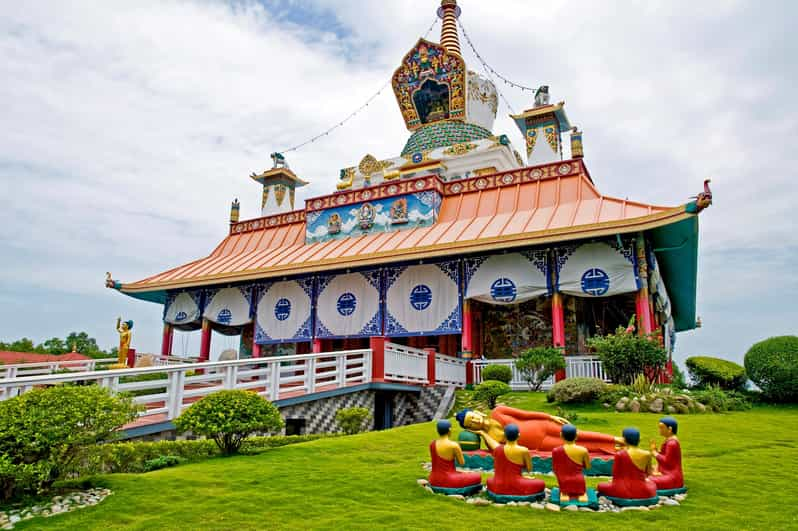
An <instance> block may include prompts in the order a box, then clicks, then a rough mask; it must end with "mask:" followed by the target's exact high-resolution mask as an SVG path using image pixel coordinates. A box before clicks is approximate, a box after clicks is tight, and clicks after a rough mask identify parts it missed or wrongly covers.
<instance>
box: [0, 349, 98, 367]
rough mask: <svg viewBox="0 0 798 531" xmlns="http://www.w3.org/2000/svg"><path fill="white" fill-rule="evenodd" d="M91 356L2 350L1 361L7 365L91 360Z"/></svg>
mask: <svg viewBox="0 0 798 531" xmlns="http://www.w3.org/2000/svg"><path fill="white" fill-rule="evenodd" d="M90 359H91V358H90V357H89V356H84V355H83V354H80V353H78V352H69V353H67V354H59V355H56V354H38V353H36V352H13V351H9V350H0V363H3V364H5V365H10V364H16V363H45V362H48V361H82V360H90Z"/></svg>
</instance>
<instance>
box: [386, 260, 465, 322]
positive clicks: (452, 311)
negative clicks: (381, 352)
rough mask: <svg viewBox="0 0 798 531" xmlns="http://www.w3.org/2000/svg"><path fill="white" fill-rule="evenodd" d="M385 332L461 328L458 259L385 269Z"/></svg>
mask: <svg viewBox="0 0 798 531" xmlns="http://www.w3.org/2000/svg"><path fill="white" fill-rule="evenodd" d="M385 278H386V297H385V306H386V312H385V335H387V336H409V335H419V334H453V333H458V332H460V331H461V328H462V320H461V309H460V293H459V291H460V290H459V284H460V274H459V263H458V262H457V261H451V262H442V263H439V264H424V265H412V266H406V267H393V268H387V269H386V277H385Z"/></svg>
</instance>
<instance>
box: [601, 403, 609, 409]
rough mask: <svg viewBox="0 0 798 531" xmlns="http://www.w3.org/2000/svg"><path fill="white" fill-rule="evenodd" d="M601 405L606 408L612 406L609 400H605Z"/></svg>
mask: <svg viewBox="0 0 798 531" xmlns="http://www.w3.org/2000/svg"><path fill="white" fill-rule="evenodd" d="M601 406H602V407H603V408H604V409H609V408H610V404H609V402H604V403H603V404H601Z"/></svg>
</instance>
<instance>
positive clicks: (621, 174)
mask: <svg viewBox="0 0 798 531" xmlns="http://www.w3.org/2000/svg"><path fill="white" fill-rule="evenodd" d="M461 4H462V8H463V16H462V21H463V23H464V24H465V26H466V28H467V30H468V31H469V34H470V36H471V38H472V40H473V41H474V43H475V45H476V46H478V48H479V51H480V53H481V54H482V55H483V57H485V58H486V59H487V60H488V61H489V62H490V64H491V66H493V67H494V68H495V69H496V70H497V71H499V72H501V73H503V74H505V75H506V76H507V77H509V78H511V79H514V80H516V81H518V82H521V83H525V84H528V85H532V86H534V85H537V84H543V83H546V84H549V85H551V90H552V97H553V99H554V100H560V99H566V100H567V102H568V104H567V107H568V113H569V117H570V118H571V120H572V121H573V122H574V123H575V124H578V125H579V126H580V127H582V128H583V129H584V131H585V136H584V143H585V153H586V162H587V164H588V166H589V168H590V170H591V174H592V176H593V179H594V181H595V182H596V184H597V186H598V187H599V189H600V190H602V192H604V193H607V194H610V195H615V196H620V197H629V198H632V199H636V200H640V201H647V202H652V203H660V204H680V203H683V202H685V201H686V200H687V198H688V196H690V195H693V194H695V193H696V192H698V191H699V190H700V187H701V182H702V181H703V179H704V178H706V177H712V179H713V190H714V191H715V199H716V204H715V205H714V206H713V207H712V208H711V209H709V210H708V211H707V212H706V213H704V214H702V219H701V225H702V229H701V230H702V233H701V253H702V254H701V271H700V286H701V288H700V289H701V291H700V296H699V313H701V314H702V317H704V320H705V322H706V323H708V325H707V326H706V327H705V328H704V329H702V330H699V331H697V332H694V333H692V334H691V335H689V336H685V339H684V340H683V341H681V342H680V345H681V346H680V347H679V348H680V349H683V351H685V352H686V351H688V350H689V349H690V348H692V347H691V344H695V345H698V344H699V343H700V345H701V348H705V346H706V349H708V350H711V346H712V344H713V342H714V343H717V344H721V343H723V345H724V346H723V349H727V347H726V346H725V345H728V344H729V343H728V342H729V341H730V340H729V339H728V338H729V337H735V335H734V334H728V333H727V332H726V331H725V330H723V331H721V330H717V329H715V328H711V326H710V325H709V323H713V326H717V325H716V324H715V323H718V319H721V318H723V319H725V317H723V316H728V315H730V314H733V315H735V318H733V319H732V318H729V319H728V322H729V323H732V322H733V323H735V324H739V323H745V326H748V327H750V328H751V329H754V330H756V331H757V332H758V333H761V334H764V335H767V334H770V333H776V332H780V331H782V327H781V325H776V324H773V323H774V319H773V318H772V317H769V316H767V315H770V314H768V313H767V312H770V311H779V312H781V314H784V315H787V314H790V313H791V309H790V308H789V307H788V306H787V305H786V304H785V303H781V302H780V301H782V300H789V299H790V298H791V297H795V296H796V295H798V289H796V286H795V283H792V284H790V283H786V284H785V283H783V282H782V283H778V282H775V283H774V282H772V281H767V282H763V281H762V279H764V278H771V277H769V276H767V275H768V274H769V272H771V271H779V272H784V274H789V273H790V271H789V267H788V264H789V263H791V262H793V261H794V260H795V257H796V252H795V250H796V249H798V235H796V234H797V233H796V231H795V229H794V227H795V221H794V219H795V217H794V215H793V210H794V205H795V204H796V199H798V197H796V195H797V194H796V187H795V185H794V183H793V180H794V177H793V174H794V173H795V169H794V168H795V167H796V162H797V161H796V155H795V151H794V149H792V146H791V143H792V142H790V141H788V139H789V140H791V139H794V138H796V137H797V136H798V121H797V120H796V116H797V114H796V112H795V111H796V109H795V103H794V97H793V87H794V86H795V85H796V84H798V79H796V78H798V76H796V73H797V71H798V69H797V68H796V66H795V64H794V57H795V53H796V51H798V50H796V49H795V40H794V39H792V38H790V37H789V35H790V33H789V31H790V30H789V29H788V28H789V21H790V20H792V19H794V18H795V14H796V13H795V11H796V9H795V7H794V6H793V5H792V4H790V3H777V2H774V3H771V4H769V8H768V9H761V8H759V7H758V6H757V5H755V4H750V3H741V2H734V1H729V2H722V3H717V2H714V3H711V4H706V5H705V4H702V3H695V2H692V3H688V2H665V1H660V2H646V3H642V4H634V7H630V4H628V3H621V2H602V3H592V2H564V1H559V2H558V1H554V2H548V3H534V4H533V3H530V2H527V1H522V0H514V1H510V0H507V1H503V2H501V3H490V2H476V1H473V0H463V1H462V2H461ZM268 5H273V4H268ZM234 6H235V7H231V6H230V5H229V4H225V3H210V2H202V1H196V2H192V1H184V2H154V1H140V2H135V3H116V2H99V3H98V2H69V3H52V2H47V3H44V2H17V3H6V4H4V5H3V6H2V7H0V55H2V57H3V61H2V62H0V117H2V123H3V127H2V128H0V186H2V192H3V193H0V254H2V260H3V267H2V271H1V272H0V292H3V293H4V295H3V301H4V303H3V308H4V309H3V310H2V311H0V338H10V337H17V336H19V335H22V334H28V335H32V336H34V337H35V338H36V339H44V338H45V337H47V336H52V335H63V333H64V331H65V328H72V327H75V328H77V327H83V328H86V329H87V330H88V331H90V332H91V333H93V334H95V335H97V337H98V338H99V339H100V340H101V343H103V344H105V345H107V346H110V344H111V343H112V342H113V341H114V332H113V329H112V325H113V318H114V317H115V316H116V314H117V313H122V312H124V313H125V314H126V315H129V316H130V317H131V318H133V319H135V320H137V325H136V331H135V334H136V338H135V340H134V342H137V345H138V346H139V348H140V349H143V350H157V348H158V346H157V345H158V343H159V335H160V328H159V326H158V324H157V323H158V319H159V317H160V315H159V310H158V309H157V307H156V306H153V305H149V304H146V303H138V302H135V301H131V300H129V299H127V298H124V297H121V296H119V295H116V294H113V293H111V292H109V291H107V290H104V288H103V287H102V282H103V276H104V273H105V271H106V270H111V271H112V272H114V274H115V276H116V277H119V278H121V279H122V280H125V281H129V280H135V279H139V278H143V277H145V276H148V275H150V274H153V273H157V272H160V271H163V270H165V269H167V268H169V267H173V266H175V265H179V264H181V263H184V262H186V261H188V260H191V259H194V258H197V257H199V256H203V255H205V254H207V252H209V251H210V250H211V249H212V248H213V247H214V246H215V245H216V243H217V242H218V241H220V240H221V239H222V238H223V237H224V235H225V233H226V230H227V218H228V213H229V203H230V201H231V200H232V199H233V198H234V197H239V198H240V199H241V203H242V218H247V217H255V216H257V215H259V212H258V210H259V208H258V207H259V205H260V190H259V187H258V186H257V185H255V184H254V183H252V182H251V180H250V179H249V178H248V175H249V174H250V173H251V172H252V171H258V170H262V169H263V168H264V167H266V166H268V165H269V164H270V161H269V159H268V155H269V153H271V152H272V151H275V150H278V149H281V148H284V147H285V146H290V145H293V144H295V143H297V142H300V141H302V140H305V139H306V138H308V137H309V136H312V135H313V134H316V133H318V132H320V131H323V130H324V129H326V128H327V127H329V126H330V125H332V124H335V123H338V122H339V121H340V120H341V119H342V118H344V117H345V116H346V115H347V114H348V113H349V112H350V111H351V110H352V109H354V108H356V107H358V106H359V105H360V104H361V103H363V101H365V99H366V98H368V97H369V96H370V95H371V94H372V93H373V92H374V91H375V90H376V89H377V88H378V87H380V86H381V85H382V84H383V83H384V82H385V80H386V78H387V76H388V75H390V73H391V72H392V71H393V69H394V68H395V67H396V66H397V65H398V63H399V60H400V59H401V57H402V56H403V54H404V53H405V52H406V51H407V50H408V49H409V48H410V46H412V45H413V44H414V42H415V40H416V39H417V38H418V37H419V36H420V35H421V34H422V33H423V32H424V31H425V30H426V28H427V27H428V25H429V24H430V22H432V21H433V19H434V11H435V9H434V7H435V6H434V5H431V4H430V3H429V2H428V1H422V0H414V1H408V2H355V1H345V2H340V1H338V0H336V1H335V2H333V1H331V0H319V1H317V2H301V3H298V4H297V3H293V2H287V3H285V2H284V3H281V4H280V9H279V10H278V11H274V10H272V11H270V10H269V9H266V8H264V7H263V6H262V5H260V4H257V3H248V2H246V1H245V2H236V3H235V4H234ZM298 6H299V7H301V8H302V9H306V10H309V11H315V12H317V13H318V14H319V17H320V18H319V17H317V18H319V20H321V22H320V23H315V24H314V25H312V26H308V25H302V24H298V23H287V22H286V13H288V14H290V13H291V10H292V9H296V8H297V7H298ZM275 13H278V14H275ZM331 14H334V15H335V16H336V17H337V20H335V21H330V24H329V27H330V28H332V29H331V30H322V29H319V28H320V27H321V28H323V27H325V24H324V23H323V17H325V16H327V17H329V16H330V15H331ZM289 18H290V17H289ZM316 22H318V20H317V21H316ZM341 28H342V29H343V30H344V31H339V32H338V33H336V32H335V31H337V29H341ZM430 38H431V39H432V40H437V38H438V29H437V28H436V30H435V32H434V33H433V34H432V35H431V36H430ZM462 47H463V50H464V54H465V57H466V61H467V62H468V64H469V67H471V68H473V69H474V70H477V71H481V67H480V65H479V64H478V63H477V62H476V61H475V60H474V59H473V58H472V54H471V52H470V50H469V49H468V45H467V43H465V42H463V43H462ZM498 88H499V89H500V90H501V91H502V92H503V93H504V96H505V97H506V98H507V99H508V100H509V101H510V103H511V105H512V107H513V108H514V110H516V111H518V110H521V109H523V108H525V107H526V106H529V105H530V104H531V99H532V96H531V94H530V93H520V92H518V91H515V90H513V89H511V88H509V87H506V86H505V85H503V84H502V83H501V82H499V83H498ZM508 113H509V111H508V109H507V108H506V107H505V106H504V104H500V112H499V117H498V119H497V123H496V126H495V128H494V131H495V132H496V133H507V134H508V135H509V136H510V137H511V139H512V140H513V142H514V143H515V144H516V145H523V141H522V139H521V137H520V133H519V132H518V131H517V129H516V128H515V125H514V124H513V123H512V122H511V120H510V119H509V118H508V117H507V114H508ZM407 136H408V133H407V131H406V130H405V129H404V126H403V122H402V120H401V117H400V115H399V112H398V110H397V107H396V103H395V101H394V98H393V95H392V94H391V93H390V90H387V91H386V92H384V93H383V94H382V95H381V96H379V97H378V98H377V99H376V100H375V101H374V102H373V103H372V104H371V105H370V106H369V107H368V109H367V111H365V112H363V113H361V114H359V115H358V116H357V117H355V118H354V119H353V120H352V121H351V122H350V123H348V124H347V126H346V127H345V128H344V129H343V130H341V131H340V132H339V133H337V134H331V135H330V136H329V137H325V138H324V139H322V140H320V141H318V142H315V143H313V144H311V145H309V146H307V147H306V148H304V149H302V150H301V151H299V152H297V153H289V154H287V158H288V162H289V164H290V165H291V167H292V168H293V169H294V170H295V171H296V172H297V173H298V174H299V175H300V176H302V177H303V178H305V179H307V180H310V181H311V184H310V185H309V186H308V187H306V188H305V189H302V190H301V191H300V194H299V201H300V204H301V200H303V199H304V198H306V197H309V196H313V195H320V194H327V193H329V192H330V191H331V190H333V189H334V185H335V183H336V181H337V176H338V170H339V169H340V168H343V167H347V166H351V165H353V164H356V162H357V161H359V160H360V159H361V158H362V157H363V155H365V154H366V153H374V154H375V156H377V157H378V158H379V159H382V158H385V157H389V156H395V155H396V154H397V153H398V152H399V151H400V150H401V148H402V146H403V145H404V142H405V140H406V139H407ZM724 250H730V252H729V253H727V254H724ZM746 253H747V255H748V256H762V257H768V259H767V260H766V262H767V264H768V268H767V270H766V269H765V268H763V267H762V266H761V262H760V261H757V260H749V261H746V262H740V261H739V260H738V257H739V256H740V255H741V254H746ZM721 279H728V282H727V283H726V284H723V281H722V280H721ZM741 279H744V282H741ZM735 280H736V281H737V283H738V284H740V288H739V289H734V288H731V287H729V286H730V285H731V284H733V283H734V282H735ZM743 284H744V285H743ZM757 292H759V293H760V295H761V296H760V297H751V294H752V293H757ZM45 305H47V307H45ZM721 305H722V308H723V309H722V310H721ZM773 308H776V309H777V310H774V309H773ZM765 310H767V312H766V311H765ZM792 314H793V315H794V312H792ZM78 316H79V317H78ZM715 316H717V318H716V317H715ZM106 322H109V323H110V324H106ZM779 322H781V321H779ZM140 325H141V326H140ZM740 337H743V336H740ZM697 338H705V339H702V340H701V341H700V342H699V343H696V342H695V340H696V339H697ZM749 339H750V338H749V336H748V335H745V337H744V339H741V340H740V341H741V342H742V343H743V344H744V343H745V341H748V340H749ZM745 346H747V345H743V346H741V347H740V349H743V350H744V348H745ZM719 348H720V347H719ZM727 350H728V349H727ZM703 353H708V354H711V353H712V352H708V351H704V352H703ZM718 353H724V352H720V351H718Z"/></svg>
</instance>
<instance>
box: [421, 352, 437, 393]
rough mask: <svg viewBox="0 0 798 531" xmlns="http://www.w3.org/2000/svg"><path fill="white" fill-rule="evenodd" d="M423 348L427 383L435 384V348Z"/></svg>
mask: <svg viewBox="0 0 798 531" xmlns="http://www.w3.org/2000/svg"><path fill="white" fill-rule="evenodd" d="M424 350H425V351H426V352H427V385H435V349H434V348H425V349H424Z"/></svg>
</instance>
